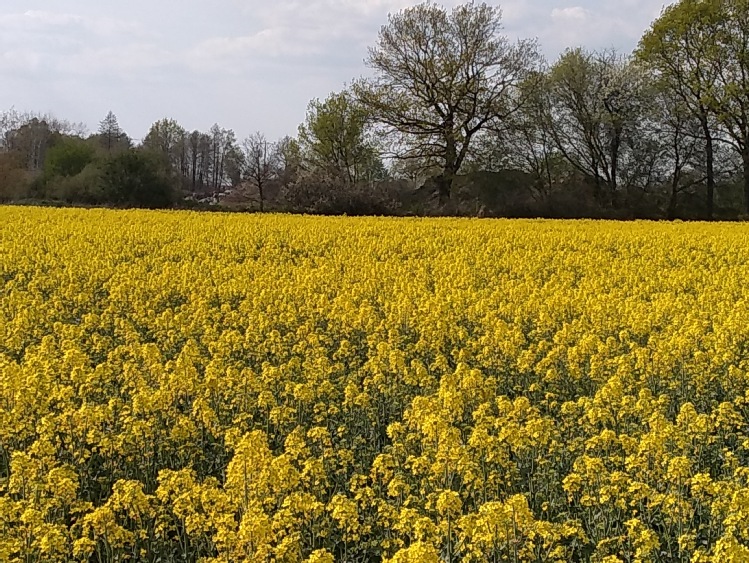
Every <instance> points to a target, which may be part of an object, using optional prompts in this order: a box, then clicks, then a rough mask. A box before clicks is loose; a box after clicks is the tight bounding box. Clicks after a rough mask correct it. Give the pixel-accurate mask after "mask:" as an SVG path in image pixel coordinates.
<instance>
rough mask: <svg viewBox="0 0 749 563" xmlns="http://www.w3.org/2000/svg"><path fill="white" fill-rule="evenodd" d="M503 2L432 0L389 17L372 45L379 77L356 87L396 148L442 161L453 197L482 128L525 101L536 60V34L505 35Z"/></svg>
mask: <svg viewBox="0 0 749 563" xmlns="http://www.w3.org/2000/svg"><path fill="white" fill-rule="evenodd" d="M501 31H502V14H501V10H500V9H499V8H497V7H491V6H488V5H487V4H485V3H482V4H474V3H473V2H470V3H467V4H464V5H461V6H458V7H456V8H454V9H453V10H452V11H451V12H448V11H447V10H446V9H445V8H443V7H441V6H437V5H435V4H432V3H431V2H426V3H423V4H420V5H418V6H414V7H412V8H406V9H405V10H402V11H401V12H398V13H396V14H393V15H391V16H390V17H389V21H388V24H387V25H385V26H383V27H382V29H381V30H380V33H379V39H378V42H377V45H376V46H374V47H372V48H371V49H370V51H369V57H368V58H367V60H366V63H367V65H368V66H369V67H370V68H371V69H373V70H374V71H375V76H374V78H372V79H370V80H366V81H362V82H360V83H359V84H358V85H357V88H356V92H357V94H358V97H359V99H360V100H361V101H362V103H363V104H364V105H365V106H366V107H367V108H368V110H369V111H370V112H371V113H372V116H373V118H374V119H375V120H376V121H378V122H379V123H381V124H383V126H384V127H385V131H386V133H388V134H390V135H391V138H392V139H393V142H394V150H393V155H394V156H396V157H397V158H401V159H413V160H417V161H422V162H425V163H427V164H426V165H427V166H431V165H434V164H435V163H436V164H438V165H439V168H440V170H441V172H440V174H439V175H438V176H437V177H436V179H435V183H436V186H435V187H436V189H437V191H438V193H439V196H440V199H441V200H445V199H446V198H449V196H450V192H451V190H452V185H453V181H454V179H455V177H456V175H457V174H458V172H459V171H460V169H461V166H462V165H463V163H464V162H465V160H466V158H467V156H468V155H469V151H470V150H471V147H472V142H473V140H474V138H475V137H476V135H477V134H478V133H479V132H480V131H481V130H482V129H484V128H486V127H488V126H489V125H490V124H491V123H492V122H495V121H501V120H504V119H507V118H508V117H509V116H511V115H512V114H513V113H515V112H516V111H517V110H518V109H519V108H520V107H521V106H522V105H523V101H524V100H523V97H522V96H521V95H520V91H519V90H518V88H517V87H518V85H519V84H520V83H521V82H522V81H523V80H524V79H525V78H526V77H527V76H528V75H529V72H530V71H531V70H532V69H533V68H534V67H535V66H536V65H537V63H538V61H539V55H538V51H537V48H536V43H535V42H534V41H528V40H526V41H520V42H518V43H516V44H513V43H511V42H510V41H509V40H508V39H507V37H506V36H504V35H502V33H501Z"/></svg>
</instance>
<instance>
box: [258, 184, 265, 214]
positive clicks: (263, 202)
mask: <svg viewBox="0 0 749 563" xmlns="http://www.w3.org/2000/svg"><path fill="white" fill-rule="evenodd" d="M257 191H258V193H259V194H260V213H262V212H263V211H265V209H264V208H265V197H264V196H265V194H264V193H263V183H262V182H259V183H258V185H257Z"/></svg>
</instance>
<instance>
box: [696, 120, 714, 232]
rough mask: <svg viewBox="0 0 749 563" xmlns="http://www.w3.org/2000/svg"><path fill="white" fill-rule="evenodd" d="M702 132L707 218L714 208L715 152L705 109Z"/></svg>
mask: <svg viewBox="0 0 749 563" xmlns="http://www.w3.org/2000/svg"><path fill="white" fill-rule="evenodd" d="M700 122H701V124H702V132H703V134H704V135H705V161H706V162H705V165H706V166H707V170H706V174H707V218H708V219H712V218H713V213H714V210H715V152H714V150H713V135H712V133H711V131H710V124H709V123H708V121H707V113H706V112H705V111H703V112H702V115H700Z"/></svg>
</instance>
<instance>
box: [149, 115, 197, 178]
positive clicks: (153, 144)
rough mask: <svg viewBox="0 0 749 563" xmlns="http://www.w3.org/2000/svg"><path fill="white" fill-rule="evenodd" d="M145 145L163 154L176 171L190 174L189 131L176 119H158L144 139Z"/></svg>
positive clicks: (181, 174) (184, 174)
mask: <svg viewBox="0 0 749 563" xmlns="http://www.w3.org/2000/svg"><path fill="white" fill-rule="evenodd" d="M143 146H144V147H145V148H147V149H149V150H152V151H156V152H158V153H160V154H162V155H163V156H164V157H165V159H166V160H167V161H168V162H169V164H170V165H171V166H172V168H173V170H174V172H175V173H178V174H180V176H186V175H187V174H188V161H187V131H185V128H184V127H182V126H181V125H180V124H179V123H178V122H177V121H176V120H174V119H167V118H164V119H160V120H159V121H156V122H155V123H154V124H153V125H151V128H150V129H149V131H148V134H147V135H146V137H145V138H144V139H143Z"/></svg>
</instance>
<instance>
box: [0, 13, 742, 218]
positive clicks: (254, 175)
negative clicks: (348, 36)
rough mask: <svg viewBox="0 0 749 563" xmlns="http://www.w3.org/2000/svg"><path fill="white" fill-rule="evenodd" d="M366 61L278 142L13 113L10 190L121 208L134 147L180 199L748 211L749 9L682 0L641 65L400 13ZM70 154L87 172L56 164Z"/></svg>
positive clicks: (488, 24)
mask: <svg viewBox="0 0 749 563" xmlns="http://www.w3.org/2000/svg"><path fill="white" fill-rule="evenodd" d="M365 62H366V64H367V66H368V67H369V68H370V70H371V71H372V73H371V74H372V77H371V78H367V79H359V80H354V81H353V82H352V84H350V85H349V86H348V87H346V88H345V89H344V90H343V91H341V92H337V93H333V94H331V95H330V96H329V97H328V98H327V99H325V100H313V101H312V102H311V103H310V105H309V107H308V112H307V117H306V120H305V122H304V123H303V124H301V125H300V127H299V131H298V135H297V136H296V137H293V138H292V137H286V138H284V139H281V140H279V141H273V142H272V141H269V140H268V139H267V138H266V137H265V136H264V135H263V134H262V133H260V132H258V133H254V134H252V135H250V136H249V137H247V138H246V139H244V140H241V141H240V140H238V139H237V138H236V136H235V134H234V133H233V131H231V130H227V129H223V128H221V127H219V126H218V125H215V126H214V127H212V128H211V130H210V131H209V132H207V133H204V132H200V131H192V132H189V131H188V130H186V129H185V128H183V127H182V126H181V125H180V124H179V123H177V122H176V121H174V120H171V119H163V120H160V121H158V122H156V123H154V124H153V126H152V127H151V129H150V131H149V132H148V134H147V135H146V137H145V138H144V139H143V141H142V143H141V144H140V145H139V146H138V147H133V146H132V143H131V142H130V140H129V139H128V138H127V136H126V135H125V134H124V133H123V132H122V131H121V130H120V129H119V126H118V125H117V122H116V118H115V117H114V115H112V114H110V115H109V116H107V118H105V120H104V121H102V123H101V126H100V128H99V131H98V132H97V133H96V134H95V135H92V136H90V137H89V138H87V139H85V140H84V139H83V132H82V128H81V127H80V126H76V125H73V124H69V123H66V122H62V121H59V120H56V119H52V118H44V117H41V116H19V115H18V114H16V113H14V112H9V113H6V114H5V115H4V116H3V118H2V121H0V127H1V129H0V133H2V140H1V141H0V142H1V143H2V155H0V156H1V157H2V160H0V196H2V197H5V199H9V198H11V199H12V198H16V197H20V196H22V195H23V194H19V186H23V185H24V183H23V182H22V181H21V179H19V178H21V177H23V176H24V174H21V172H20V171H21V170H23V171H24V173H25V174H26V176H25V177H27V178H28V177H32V178H34V181H33V182H31V183H30V184H29V186H31V188H30V189H29V190H27V193H31V195H33V196H35V197H40V196H44V197H52V198H55V197H63V198H64V199H65V198H67V199H68V200H70V199H71V198H72V199H76V198H80V194H79V193H78V192H76V191H75V190H73V192H71V191H69V190H68V191H67V192H66V190H65V189H60V187H59V186H60V183H61V182H62V184H63V185H67V184H69V183H71V182H72V183H73V184H75V183H76V181H74V180H71V179H70V178H75V177H76V176H80V175H81V174H83V175H84V176H83V177H81V178H78V180H80V182H79V183H81V182H82V183H83V184H87V185H89V186H94V185H95V186H96V188H95V189H94V190H93V193H97V194H99V200H101V199H102V198H104V199H105V200H107V201H109V199H108V198H110V195H109V192H106V190H105V192H106V193H104V195H102V191H101V190H102V183H101V175H100V174H95V173H94V172H92V169H91V168H90V167H93V168H94V169H96V170H98V171H99V172H101V171H102V170H104V169H105V168H106V166H108V164H107V162H108V161H110V160H112V159H115V160H116V159H117V158H119V157H118V156H117V153H118V152H119V151H125V152H132V153H134V154H138V155H140V156H139V159H140V160H139V162H140V163H141V164H140V165H141V166H145V167H150V169H151V171H152V172H153V174H152V177H153V178H158V179H159V180H160V181H161V182H163V183H165V184H168V186H169V190H168V192H169V197H168V198H155V200H158V201H169V202H171V203H174V202H177V201H181V200H182V199H183V197H184V196H185V195H188V196H190V195H191V196H192V198H193V199H202V198H205V197H206V196H207V195H208V194H217V193H222V194H224V195H226V194H229V193H230V194H231V195H230V196H229V197H226V198H225V199H224V202H225V203H226V202H227V201H233V203H234V204H235V205H239V206H244V207H250V208H255V209H258V210H261V211H262V210H265V209H269V208H270V209H276V210H297V211H308V212H349V213H486V214H497V215H499V214H504V215H553V216H560V215H561V216H648V217H663V216H666V217H677V216H690V217H697V216H699V217H706V218H712V217H714V216H719V217H730V216H737V215H739V214H749V0H681V1H680V2H678V3H676V4H674V5H672V6H670V7H668V8H666V9H665V10H664V11H663V12H662V14H661V16H660V17H659V18H658V19H657V20H656V21H655V22H654V23H653V24H652V26H651V27H650V29H648V30H647V31H646V32H645V34H644V36H643V38H642V40H641V41H640V44H639V45H638V47H637V49H636V50H635V52H634V53H632V54H622V53H618V52H616V51H613V50H606V51H588V50H586V49H583V48H576V49H570V50H568V51H566V52H565V53H564V54H562V55H561V56H560V57H559V59H558V60H557V61H555V62H554V63H553V64H546V62H545V61H544V60H543V58H542V57H541V55H540V54H539V50H538V46H537V43H536V42H535V41H531V40H521V41H518V42H511V41H510V40H508V38H507V37H506V36H504V35H503V34H502V20H501V11H500V9H499V8H497V7H491V6H488V5H486V4H476V3H474V2H471V3H468V4H464V5H462V6H458V7H457V8H455V9H453V10H451V11H448V10H446V9H445V8H442V7H440V6H438V5H436V4H434V3H431V2H427V3H424V4H420V5H418V6H415V7H412V8H407V9H404V10H402V11H400V12H398V13H395V14H392V15H391V16H389V20H388V23H387V24H386V25H385V26H383V27H382V29H381V30H380V33H379V37H378V41H377V43H376V45H375V46H373V47H372V48H370V50H369V55H368V57H367V59H366V61H365ZM58 147H62V148H58ZM76 147H77V148H76ZM83 147H88V149H85V148H83ZM53 149H56V150H53ZM94 149H95V150H94ZM87 151H88V152H87ZM68 153H71V154H76V155H77V156H76V158H78V159H79V161H80V162H79V164H80V163H84V162H85V166H83V167H81V166H80V165H76V166H73V167H70V166H67V167H66V166H62V167H61V166H60V165H59V159H60V155H67V154H68ZM84 153H85V154H84ZM52 156H55V157H56V158H57V161H56V162H58V164H56V165H54V166H53V165H50V164H48V162H47V161H48V160H49V158H50V157H52ZM74 160H75V159H74ZM53 161H54V159H53ZM76 162H77V161H76ZM145 163H148V164H147V165H146V164H145ZM41 170H43V172H44V173H43V174H40V171H41ZM71 170H76V174H71ZM60 178H62V179H63V180H62V181H61V180H60ZM9 187H10V189H8V188H9ZM97 190H98V191H97ZM21 191H23V189H21ZM89 191H91V190H89ZM84 192H85V190H84ZM71 194H72V195H71ZM84 199H85V198H84ZM96 199H97V198H95V197H94V198H90V197H89V200H96ZM121 201H122V198H120V202H121ZM125 201H126V202H127V203H132V201H133V200H132V198H131V199H130V200H127V198H125ZM92 202H93V201H92Z"/></svg>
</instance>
